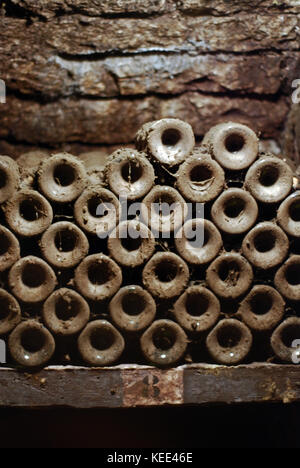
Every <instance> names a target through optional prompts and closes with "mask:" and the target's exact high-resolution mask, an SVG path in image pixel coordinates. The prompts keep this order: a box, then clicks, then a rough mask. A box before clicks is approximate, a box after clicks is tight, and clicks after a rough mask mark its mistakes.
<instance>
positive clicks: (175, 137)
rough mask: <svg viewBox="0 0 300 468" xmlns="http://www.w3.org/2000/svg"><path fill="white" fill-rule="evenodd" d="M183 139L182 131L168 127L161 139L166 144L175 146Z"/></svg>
mask: <svg viewBox="0 0 300 468" xmlns="http://www.w3.org/2000/svg"><path fill="white" fill-rule="evenodd" d="M180 140H181V133H180V131H179V130H177V129H176V128H168V129H167V130H165V131H164V132H163V134H162V136H161V141H162V144H163V145H164V146H171V147H172V146H175V145H177V143H178V142H179V141H180Z"/></svg>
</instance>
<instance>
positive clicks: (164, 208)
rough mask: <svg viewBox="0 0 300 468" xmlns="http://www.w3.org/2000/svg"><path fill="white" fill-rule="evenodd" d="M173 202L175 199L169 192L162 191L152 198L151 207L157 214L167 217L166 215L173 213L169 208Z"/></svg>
mask: <svg viewBox="0 0 300 468" xmlns="http://www.w3.org/2000/svg"><path fill="white" fill-rule="evenodd" d="M173 203H176V200H175V199H174V198H173V197H172V196H171V195H170V194H167V193H163V194H160V195H158V196H157V197H156V198H155V199H154V201H153V208H154V211H155V213H156V214H158V215H159V216H161V217H163V216H165V217H167V216H171V215H172V214H173V213H174V211H173V210H171V206H172V204H173Z"/></svg>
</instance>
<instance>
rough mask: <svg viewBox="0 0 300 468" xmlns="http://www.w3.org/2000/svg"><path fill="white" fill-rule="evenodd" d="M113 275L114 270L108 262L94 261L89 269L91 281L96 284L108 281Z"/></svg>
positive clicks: (99, 284)
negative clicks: (112, 270)
mask: <svg viewBox="0 0 300 468" xmlns="http://www.w3.org/2000/svg"><path fill="white" fill-rule="evenodd" d="M111 277H112V272H111V269H110V267H109V265H108V264H107V263H106V262H101V263H96V262H95V263H93V264H92V265H90V266H89V269H88V278H89V281H90V282H91V283H92V284H94V285H95V286H101V285H102V284H105V283H107V282H108V281H109V280H110V279H111Z"/></svg>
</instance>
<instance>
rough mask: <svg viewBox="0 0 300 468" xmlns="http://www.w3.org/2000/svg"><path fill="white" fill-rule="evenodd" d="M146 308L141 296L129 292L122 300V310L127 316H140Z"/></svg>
mask: <svg viewBox="0 0 300 468" xmlns="http://www.w3.org/2000/svg"><path fill="white" fill-rule="evenodd" d="M145 307H146V301H145V299H144V297H143V296H142V295H141V294H138V293H133V292H128V293H127V294H125V295H124V296H123V298H122V308H123V311H124V312H125V314H127V315H139V314H141V313H142V312H143V311H144V310H145Z"/></svg>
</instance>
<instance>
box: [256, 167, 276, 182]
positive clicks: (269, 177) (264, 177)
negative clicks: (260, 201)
mask: <svg viewBox="0 0 300 468" xmlns="http://www.w3.org/2000/svg"><path fill="white" fill-rule="evenodd" d="M278 178H279V171H278V168H277V167H276V166H271V165H267V166H265V167H263V168H262V170H261V173H260V176H259V182H260V183H261V185H263V186H264V187H271V186H272V185H274V184H275V183H276V182H277V180H278Z"/></svg>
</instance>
